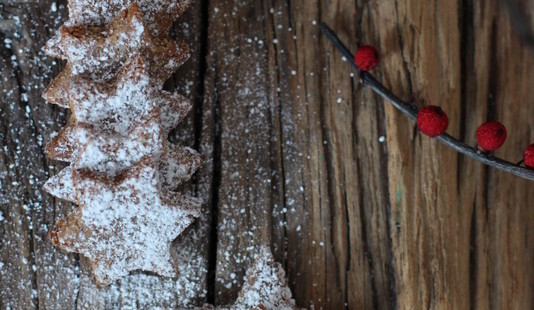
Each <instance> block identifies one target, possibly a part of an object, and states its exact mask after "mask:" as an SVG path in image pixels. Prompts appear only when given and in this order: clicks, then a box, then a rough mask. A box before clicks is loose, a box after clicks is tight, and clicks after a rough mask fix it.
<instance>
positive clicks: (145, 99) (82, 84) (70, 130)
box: [47, 55, 191, 162]
mask: <svg viewBox="0 0 534 310" xmlns="http://www.w3.org/2000/svg"><path fill="white" fill-rule="evenodd" d="M149 66H150V65H149V64H148V63H147V62H146V61H145V60H144V58H143V57H142V56H139V55H137V56H133V57H131V58H130V59H129V60H128V62H127V63H126V64H125V66H124V67H123V68H122V69H121V71H120V73H119V74H118V75H117V77H115V78H114V79H113V80H112V81H110V82H108V83H94V82H92V81H90V80H87V79H85V78H83V77H73V78H71V79H69V85H68V86H69V95H68V98H69V100H68V101H69V107H70V108H71V110H72V112H73V114H72V116H71V118H70V120H69V123H68V124H67V126H66V127H65V128H63V129H62V130H61V131H60V132H59V134H58V135H57V136H55V137H54V138H53V139H52V140H51V142H50V143H49V144H48V146H47V153H48V155H49V157H50V158H52V159H56V160H62V161H68V162H72V161H73V160H74V157H73V154H76V150H77V148H79V147H80V145H82V146H83V145H86V144H87V141H88V139H84V137H85V136H86V134H85V133H87V132H89V131H90V132H96V133H101V138H100V139H101V140H102V139H104V140H105V139H108V137H109V139H108V141H111V140H117V139H119V140H120V139H123V144H124V145H126V146H128V145H129V144H132V143H135V142H136V141H137V142H139V141H141V142H143V144H145V145H146V144H149V143H152V144H153V145H154V146H155V147H158V145H159V147H162V145H161V144H162V143H165V142H161V141H159V142H156V141H155V140H154V141H148V140H147V138H143V137H144V136H146V135H141V132H143V130H145V129H146V128H142V125H141V124H143V123H144V124H147V123H149V122H153V123H154V124H153V125H151V126H156V125H158V126H160V127H161V133H160V135H161V136H162V138H161V139H163V140H165V137H166V136H167V135H168V133H169V131H170V130H171V129H172V128H174V127H176V125H177V124H178V123H179V122H180V121H181V120H182V119H183V118H184V117H185V116H186V115H187V113H189V111H190V110H191V102H190V101H189V100H188V99H186V98H184V97H182V96H180V95H178V94H172V93H169V92H166V91H163V90H160V88H159V87H158V86H157V85H154V84H153V83H152V80H151V79H150V76H149V74H148V68H149ZM155 114H157V116H154V115H155ZM150 115H152V116H150ZM154 130H155V129H154ZM95 136H96V134H95ZM115 136H116V138H115V139H114V138H113V137H115ZM121 137H122V138H121ZM90 141H91V139H89V142H90ZM165 141H166V140H165ZM142 156H144V155H141V157H142ZM117 159H119V158H117Z"/></svg>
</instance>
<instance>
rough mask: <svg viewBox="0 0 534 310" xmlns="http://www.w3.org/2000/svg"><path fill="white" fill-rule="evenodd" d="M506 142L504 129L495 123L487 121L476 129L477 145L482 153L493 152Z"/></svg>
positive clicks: (501, 125)
mask: <svg viewBox="0 0 534 310" xmlns="http://www.w3.org/2000/svg"><path fill="white" fill-rule="evenodd" d="M505 140H506V127H504V125H503V124H501V123H499V122H497V121H488V122H485V123H484V124H482V125H480V127H478V129H477V143H478V145H479V146H480V147H481V148H482V149H483V150H484V151H495V150H496V149H498V148H500V147H501V145H503V143H504V141H505Z"/></svg>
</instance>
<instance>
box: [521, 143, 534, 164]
mask: <svg viewBox="0 0 534 310" xmlns="http://www.w3.org/2000/svg"><path fill="white" fill-rule="evenodd" d="M523 160H524V161H525V166H527V167H529V168H534V144H531V145H529V146H528V147H527V149H526V150H525V153H523Z"/></svg>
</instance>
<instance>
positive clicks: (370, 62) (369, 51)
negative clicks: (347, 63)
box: [354, 45, 380, 71]
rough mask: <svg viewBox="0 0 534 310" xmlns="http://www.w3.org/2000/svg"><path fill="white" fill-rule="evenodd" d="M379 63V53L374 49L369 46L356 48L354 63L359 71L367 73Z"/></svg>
mask: <svg viewBox="0 0 534 310" xmlns="http://www.w3.org/2000/svg"><path fill="white" fill-rule="evenodd" d="M379 61H380V53H378V51H377V50H376V48H374V47H372V46H370V45H364V46H361V47H360V48H358V50H357V51H356V54H355V55H354V63H355V64H356V66H358V68H360V70H362V71H369V70H371V69H373V68H374V67H376V65H378V62H379Z"/></svg>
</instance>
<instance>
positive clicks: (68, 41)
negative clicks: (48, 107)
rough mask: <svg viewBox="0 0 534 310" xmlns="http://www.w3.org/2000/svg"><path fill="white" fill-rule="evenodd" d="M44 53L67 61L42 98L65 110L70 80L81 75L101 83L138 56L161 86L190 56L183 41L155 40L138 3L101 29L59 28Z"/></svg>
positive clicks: (155, 82) (152, 78)
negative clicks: (144, 20)
mask: <svg viewBox="0 0 534 310" xmlns="http://www.w3.org/2000/svg"><path fill="white" fill-rule="evenodd" d="M44 50H45V52H46V53H47V54H49V55H51V56H53V57H56V58H63V59H65V60H67V67H66V68H65V70H64V71H63V72H61V73H60V74H59V75H58V77H57V78H56V79H55V80H54V81H53V82H52V83H51V84H50V85H49V86H48V87H47V88H46V90H45V92H44V94H43V97H44V98H45V99H46V100H47V101H48V102H49V103H53V104H57V105H60V106H63V107H66V98H67V97H66V96H65V95H66V94H67V90H68V87H69V85H70V84H71V83H70V81H69V79H70V78H71V77H72V76H78V75H81V76H83V77H85V78H87V79H89V80H91V81H95V82H104V81H107V80H109V79H111V78H112V77H114V76H115V75H116V74H117V72H118V70H119V68H121V67H122V66H123V65H124V64H125V62H126V61H127V60H128V59H129V58H130V57H131V55H134V54H138V55H140V56H142V57H144V58H145V61H146V62H147V63H148V66H147V68H148V72H147V73H148V75H149V77H150V78H151V80H152V83H153V84H155V85H157V86H159V87H162V86H163V83H164V82H165V81H166V80H167V79H168V78H169V76H170V75H171V74H172V73H173V72H174V71H176V69H177V68H178V67H179V66H181V65H182V64H183V63H184V62H185V61H186V60H187V59H188V58H189V56H190V54H189V48H188V47H187V45H186V44H185V43H183V42H176V41H174V40H170V39H168V38H154V37H153V36H152V35H151V34H150V33H149V32H148V31H147V29H146V27H145V25H144V22H143V19H142V16H141V12H140V9H139V7H138V6H137V4H135V3H134V4H132V5H131V6H130V7H128V8H127V9H126V10H124V11H122V12H120V13H119V15H118V16H116V17H115V18H114V19H113V20H112V22H111V23H110V24H109V25H106V26H103V27H86V26H83V25H80V26H61V28H60V29H59V32H58V35H56V37H54V38H53V39H51V40H50V41H48V43H47V45H46V46H45V49H44Z"/></svg>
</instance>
